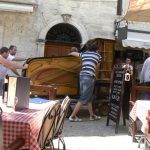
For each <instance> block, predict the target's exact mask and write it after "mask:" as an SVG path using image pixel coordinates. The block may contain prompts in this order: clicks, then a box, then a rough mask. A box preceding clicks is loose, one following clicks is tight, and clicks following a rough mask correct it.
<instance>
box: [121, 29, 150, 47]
mask: <svg viewBox="0 0 150 150" xmlns="http://www.w3.org/2000/svg"><path fill="white" fill-rule="evenodd" d="M122 45H123V47H132V48H144V49H150V34H149V33H144V32H143V33H142V32H133V31H128V34H127V39H124V40H122Z"/></svg>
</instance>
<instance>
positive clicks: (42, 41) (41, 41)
mask: <svg viewBox="0 0 150 150" xmlns="http://www.w3.org/2000/svg"><path fill="white" fill-rule="evenodd" d="M45 42H46V40H44V39H36V43H45Z"/></svg>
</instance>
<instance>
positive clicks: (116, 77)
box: [106, 68, 126, 133]
mask: <svg viewBox="0 0 150 150" xmlns="http://www.w3.org/2000/svg"><path fill="white" fill-rule="evenodd" d="M124 75H125V72H124V69H118V68H117V69H113V72H112V78H111V86H110V87H111V89H110V95H109V99H110V105H109V113H108V116H107V123H106V125H107V126H109V120H112V121H113V122H115V123H116V127H115V133H118V126H119V121H120V114H121V112H122V98H123V94H124ZM122 113H123V112H122ZM122 115H123V124H124V125H126V122H125V117H124V114H122Z"/></svg>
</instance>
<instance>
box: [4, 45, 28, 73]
mask: <svg viewBox="0 0 150 150" xmlns="http://www.w3.org/2000/svg"><path fill="white" fill-rule="evenodd" d="M16 53H17V47H16V46H14V45H10V47H9V55H8V57H7V60H9V61H25V60H26V58H24V57H20V56H16ZM11 71H12V72H13V73H14V74H15V75H17V76H20V74H19V73H18V71H17V70H16V69H11ZM8 74H11V73H10V72H9V73H8Z"/></svg>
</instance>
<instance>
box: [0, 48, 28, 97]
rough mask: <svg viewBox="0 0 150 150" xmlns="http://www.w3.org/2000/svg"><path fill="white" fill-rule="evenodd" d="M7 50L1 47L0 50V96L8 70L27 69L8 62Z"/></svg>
mask: <svg viewBox="0 0 150 150" xmlns="http://www.w3.org/2000/svg"><path fill="white" fill-rule="evenodd" d="M8 56H9V49H8V48H7V47H2V48H1V49H0V95H1V96H2V95H3V86H4V78H5V76H6V74H7V71H8V69H27V68H28V65H27V64H26V65H24V66H20V65H17V64H14V63H12V62H10V61H11V60H9V59H8Z"/></svg>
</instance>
